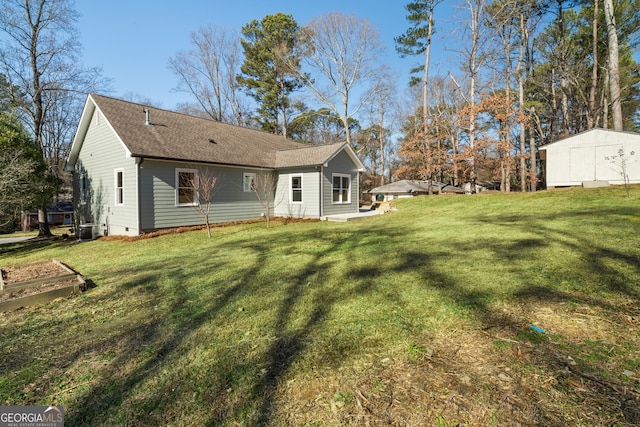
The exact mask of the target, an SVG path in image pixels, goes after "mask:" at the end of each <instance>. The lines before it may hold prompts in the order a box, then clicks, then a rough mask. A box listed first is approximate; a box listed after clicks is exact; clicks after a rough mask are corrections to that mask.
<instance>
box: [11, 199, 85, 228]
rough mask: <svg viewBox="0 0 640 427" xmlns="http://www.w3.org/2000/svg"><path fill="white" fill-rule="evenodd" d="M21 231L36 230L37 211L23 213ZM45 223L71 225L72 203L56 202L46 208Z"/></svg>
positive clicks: (72, 221)
mask: <svg viewBox="0 0 640 427" xmlns="http://www.w3.org/2000/svg"><path fill="white" fill-rule="evenodd" d="M21 222H22V224H21V228H22V231H28V230H33V229H34V228H38V225H39V223H38V211H31V212H23V213H22V219H21ZM47 222H48V224H49V225H54V226H60V225H73V224H74V219H73V203H71V202H58V203H55V204H53V205H51V206H49V207H47Z"/></svg>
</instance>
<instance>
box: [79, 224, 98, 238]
mask: <svg viewBox="0 0 640 427" xmlns="http://www.w3.org/2000/svg"><path fill="white" fill-rule="evenodd" d="M97 235H98V227H97V226H96V225H95V224H80V226H79V227H78V240H80V241H87V240H93V239H95V238H96V237H97Z"/></svg>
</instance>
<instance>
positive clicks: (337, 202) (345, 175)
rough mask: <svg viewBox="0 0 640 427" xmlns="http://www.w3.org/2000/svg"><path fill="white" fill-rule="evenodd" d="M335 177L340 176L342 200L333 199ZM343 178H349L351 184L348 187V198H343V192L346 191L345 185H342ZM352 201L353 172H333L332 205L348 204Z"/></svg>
mask: <svg viewBox="0 0 640 427" xmlns="http://www.w3.org/2000/svg"><path fill="white" fill-rule="evenodd" d="M335 177H340V187H339V190H340V197H339V198H340V200H339V201H335V200H333V192H334V189H335V187H334V186H333V179H334V178H335ZM342 178H347V179H348V182H349V186H348V187H347V200H342V193H343V191H344V187H342ZM350 203H351V174H346V173H332V174H331V204H332V205H348V204H350Z"/></svg>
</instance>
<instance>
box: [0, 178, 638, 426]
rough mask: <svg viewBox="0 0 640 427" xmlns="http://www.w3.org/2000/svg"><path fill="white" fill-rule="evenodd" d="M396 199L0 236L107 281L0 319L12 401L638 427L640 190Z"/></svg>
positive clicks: (80, 417)
mask: <svg viewBox="0 0 640 427" xmlns="http://www.w3.org/2000/svg"><path fill="white" fill-rule="evenodd" d="M397 206H398V211H397V212H395V213H393V214H390V215H384V216H382V217H378V218H375V219H371V220H365V221H359V222H355V223H347V224H334V223H293V224H289V225H276V226H275V227H274V228H271V229H266V228H265V227H264V225H262V224H252V225H241V226H233V227H228V228H220V229H216V230H214V237H213V238H212V239H208V238H207V237H206V232H204V231H198V232H190V233H185V234H176V235H170V236H164V237H158V238H154V239H147V240H140V241H135V242H120V241H95V242H90V243H82V244H69V243H61V242H54V243H42V242H41V243H38V242H30V243H28V244H20V245H2V246H0V257H1V258H0V259H1V261H0V264H1V266H12V265H15V264H20V263H25V262H28V261H34V260H41V259H47V258H56V259H58V260H60V261H63V262H65V263H67V264H69V265H70V266H72V267H73V268H75V269H76V270H78V271H80V272H81V273H82V274H83V275H84V276H85V277H86V278H87V279H89V280H90V282H91V283H92V284H93V285H94V287H93V288H92V289H90V290H89V291H88V292H85V293H84V294H83V295H81V296H79V297H76V298H73V299H68V300H63V301H58V302H56V303H53V304H51V305H49V306H45V307H40V308H36V309H30V310H22V311H19V312H15V313H9V314H5V315H0V346H1V347H2V352H1V353H0V372H2V376H1V377H0V405H22V404H49V403H56V404H63V405H65V407H66V421H67V423H68V425H80V424H88V423H92V424H107V425H112V424H123V423H125V422H131V423H133V424H143V425H154V424H163V425H166V424H181V425H184V424H187V425H189V424H192V425H202V424H215V425H236V424H234V423H238V424H240V425H261V424H270V425H285V424H288V425H305V424H306V425H337V424H340V423H347V424H358V423H365V422H370V423H373V424H382V423H394V424H396V425H403V424H406V425H455V424H457V423H458V422H464V423H466V424H467V425H506V424H509V425H517V424H523V425H527V424H529V425H530V424H544V425H566V424H571V425H593V424H596V425H598V424H600V425H601V424H612V423H618V424H617V425H633V424H634V423H639V422H640V412H639V410H638V407H639V406H640V402H639V401H638V396H639V394H640V333H639V332H638V325H639V324H640V320H639V314H640V313H639V311H638V303H639V302H640V301H639V300H640V244H639V243H640V242H639V241H640V239H639V236H640V187H634V188H633V189H632V193H631V197H627V195H626V193H625V192H624V190H623V189H620V188H608V189H595V190H582V189H574V190H566V191H555V192H544V193H538V194H511V195H485V196H477V197H448V196H445V197H431V198H427V197H422V198H416V199H413V200H403V201H400V202H398V203H397ZM532 324H534V325H536V326H539V327H541V328H544V329H545V330H546V331H547V333H546V334H539V333H537V332H533V331H532V330H531V329H529V326H530V325H532Z"/></svg>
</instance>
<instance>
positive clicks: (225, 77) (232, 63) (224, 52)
mask: <svg viewBox="0 0 640 427" xmlns="http://www.w3.org/2000/svg"><path fill="white" fill-rule="evenodd" d="M190 41H191V46H192V49H191V50H183V51H179V52H178V53H176V55H175V56H174V57H172V58H170V59H169V68H170V69H171V70H172V71H173V72H174V74H175V75H176V76H177V77H178V80H179V83H178V87H177V90H179V91H181V92H186V93H189V94H191V95H193V97H194V98H195V103H196V105H197V106H198V108H199V109H200V110H202V111H204V112H206V114H207V116H208V117H210V118H211V119H213V120H217V121H220V122H227V123H233V124H236V125H239V126H241V125H244V121H245V120H246V118H247V107H246V106H245V103H244V101H243V99H242V98H241V96H240V90H239V89H240V85H239V83H238V81H237V79H236V75H237V74H238V73H239V72H240V62H241V59H240V58H241V54H240V42H239V38H238V36H237V35H235V34H233V33H230V32H228V31H227V30H225V29H224V28H221V27H216V26H213V25H209V26H206V27H201V28H199V29H198V31H195V32H193V33H191V37H190Z"/></svg>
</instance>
